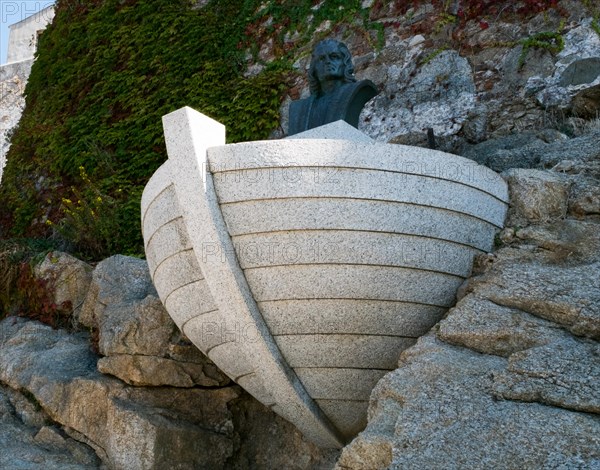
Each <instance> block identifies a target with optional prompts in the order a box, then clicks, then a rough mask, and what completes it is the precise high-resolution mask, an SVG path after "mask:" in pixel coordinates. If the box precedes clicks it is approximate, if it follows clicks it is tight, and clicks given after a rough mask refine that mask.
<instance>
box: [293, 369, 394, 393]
mask: <svg viewBox="0 0 600 470" xmlns="http://www.w3.org/2000/svg"><path fill="white" fill-rule="evenodd" d="M294 371H295V372H296V374H297V375H298V378H299V379H300V381H301V382H302V384H303V385H304V387H305V388H306V390H307V392H308V393H309V394H310V396H311V397H312V398H313V400H320V399H327V400H368V399H369V396H370V395H371V391H372V390H373V387H375V385H376V384H377V382H379V380H381V378H382V377H383V376H384V375H385V374H387V373H388V372H389V370H375V369H356V368H335V369H332V368H304V367H296V368H295V369H294Z"/></svg>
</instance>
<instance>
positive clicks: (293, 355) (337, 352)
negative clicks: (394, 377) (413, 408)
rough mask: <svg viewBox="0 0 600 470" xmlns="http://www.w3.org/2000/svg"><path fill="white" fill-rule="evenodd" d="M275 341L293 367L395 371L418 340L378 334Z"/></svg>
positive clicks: (295, 336) (287, 338)
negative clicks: (404, 355)
mask: <svg viewBox="0 0 600 470" xmlns="http://www.w3.org/2000/svg"><path fill="white" fill-rule="evenodd" d="M274 338H275V342H276V343H277V346H279V349H280V351H281V353H282V354H283V356H284V357H285V359H286V361H287V362H288V364H289V365H290V367H292V368H298V367H300V368H315V367H327V368H335V367H340V368H352V367H354V368H357V369H368V368H372V369H392V368H394V367H395V366H396V365H397V363H398V357H399V356H400V353H401V352H402V351H404V350H405V349H406V348H408V347H410V346H412V345H413V344H415V343H416V342H417V338H406V337H401V336H377V335H350V334H346V335H339V334H329V335H322V334H319V335H316V334H312V335H286V336H274Z"/></svg>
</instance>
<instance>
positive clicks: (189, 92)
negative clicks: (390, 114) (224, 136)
mask: <svg viewBox="0 0 600 470" xmlns="http://www.w3.org/2000/svg"><path fill="white" fill-rule="evenodd" d="M194 3H195V2H190V1H189V0H58V2H57V4H56V18H55V21H54V23H53V24H52V25H51V26H50V27H49V28H48V29H47V30H46V31H45V32H44V34H43V35H42V37H41V39H40V42H39V47H38V58H37V60H36V62H35V64H34V67H33V70H32V73H31V76H30V80H29V84H28V86H27V89H26V95H27V102H26V111H25V113H24V115H23V118H22V120H21V123H20V126H19V128H18V130H17V131H16V133H15V134H14V136H13V139H12V148H11V151H10V153H9V155H8V165H7V167H6V169H5V172H4V177H3V183H2V186H1V188H0V222H1V227H2V229H1V230H2V233H1V236H2V237H3V238H8V237H22V236H27V237H42V238H53V239H54V240H56V242H57V243H58V244H62V245H63V248H65V249H67V250H70V251H74V252H76V253H78V254H79V255H82V256H84V257H86V258H88V259H100V258H102V257H104V256H107V255H110V254H112V253H116V252H121V253H127V254H140V253H142V247H141V235H140V225H139V199H140V196H141V192H142V190H143V187H144V185H145V183H146V181H147V180H148V178H149V177H150V175H151V174H152V173H153V172H154V171H155V170H156V168H157V167H158V166H159V165H160V164H161V163H162V162H163V161H164V160H165V159H166V151H165V147H164V141H163V136H162V127H161V116H163V115H164V114H167V113H169V112H171V111H173V110H175V109H178V108H180V107H182V106H185V105H187V106H191V107H194V108H196V109H198V110H201V111H202V112H203V113H205V114H207V115H209V116H211V117H213V118H215V119H217V120H219V121H220V122H222V123H223V124H225V125H226V126H227V132H228V141H229V142H237V141H245V140H256V139H263V138H267V137H268V136H269V134H270V133H271V132H272V131H273V130H274V129H276V128H277V127H278V125H279V108H280V104H281V100H282V96H283V92H284V91H285V90H287V89H288V88H289V82H290V80H291V79H292V78H293V74H294V72H293V68H292V66H291V61H290V57H292V56H293V55H294V53H295V52H297V51H296V49H297V48H299V47H302V46H303V45H304V44H305V43H306V42H307V41H309V40H310V38H311V36H312V32H313V31H311V27H310V25H311V24H312V25H315V24H317V25H318V24H319V22H318V21H316V20H315V18H314V15H313V18H310V21H309V22H306V19H307V18H308V17H309V15H310V14H311V12H313V10H311V7H312V6H313V5H312V4H311V3H310V2H305V1H296V2H276V1H275V2H264V5H263V7H261V3H262V2H260V1H258V0H238V1H231V2H229V1H228V2H223V1H211V2H209V3H208V4H207V5H205V6H203V7H195V6H194ZM325 3H326V5H324V6H323V7H322V8H320V9H319V12H318V15H320V16H324V17H327V18H333V19H334V20H336V19H341V17H342V16H344V15H346V16H348V15H354V14H355V13H357V14H360V10H361V8H360V5H359V4H360V2H357V1H356V2H346V1H339V0H338V1H331V0H328V1H326V2H325ZM266 15H268V16H269V17H272V18H273V19H274V20H273V21H272V23H271V24H270V25H268V26H267V27H264V26H262V23H261V19H262V18H264V17H265V16H266ZM317 20H318V19H317ZM290 29H295V30H296V29H297V30H298V31H299V34H298V36H297V37H296V38H295V40H294V41H293V42H290V41H288V42H287V43H286V42H285V37H284V36H285V33H286V32H287V31H289V30H290ZM312 29H313V30H314V27H313V28H312ZM266 36H269V38H272V39H273V40H274V41H276V42H277V43H278V51H279V52H280V53H279V54H278V58H277V60H274V61H270V63H269V64H268V65H267V66H266V67H264V68H263V69H262V70H261V71H260V73H258V74H256V75H254V76H252V77H245V76H244V73H245V72H246V60H247V59H248V57H247V55H248V54H249V53H252V52H254V53H258V52H259V47H258V45H259V42H260V41H262V40H265V37H266Z"/></svg>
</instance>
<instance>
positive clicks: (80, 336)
mask: <svg viewBox="0 0 600 470" xmlns="http://www.w3.org/2000/svg"><path fill="white" fill-rule="evenodd" d="M57 259H59V260H61V261H57V262H52V260H57ZM67 261H69V262H67ZM48 264H50V266H47V265H48ZM74 264H75V265H77V263H74V262H72V260H71V258H70V257H68V256H64V255H60V254H58V253H55V254H50V255H48V256H47V257H46V259H45V260H44V261H43V262H42V266H44V267H43V268H42V267H40V268H38V269H37V272H38V274H39V275H40V276H42V275H47V276H50V278H51V279H53V280H56V279H65V278H69V276H68V274H69V273H71V272H72V268H73V265H74ZM80 267H82V266H80ZM83 267H84V268H85V266H83ZM79 274H80V275H81V277H82V278H83V279H88V286H89V289H88V292H87V295H86V298H85V302H84V305H83V308H81V310H80V312H79V314H78V315H75V316H74V318H76V319H74V320H73V321H74V323H76V324H79V325H80V326H82V327H85V328H84V329H85V331H80V332H78V333H77V332H70V333H69V332H67V331H65V330H53V329H52V328H50V327H49V326H46V325H43V324H41V323H38V322H34V321H27V320H25V319H21V318H15V317H9V318H6V319H5V320H4V321H2V322H0V383H1V384H4V385H5V386H6V387H5V388H0V413H1V416H2V418H1V419H0V445H1V443H2V442H4V441H3V439H5V438H6V439H7V436H8V435H9V433H10V434H13V435H14V436H15V438H14V439H13V442H11V443H10V445H8V444H7V447H6V449H14V451H15V454H14V455H13V456H9V455H6V456H5V454H4V452H2V456H0V466H2V464H3V463H6V466H5V467H4V466H2V468H41V467H39V465H41V464H40V462H44V464H43V465H44V468H68V469H71V468H73V469H76V468H110V469H128V470H129V469H132V470H135V469H140V470H141V469H144V470H145V469H152V468H154V469H159V468H181V469H195V468H237V469H246V468H256V467H255V465H256V464H257V462H259V463H260V464H259V465H260V467H259V468H294V469H308V468H318V467H322V468H331V467H332V466H333V462H334V459H335V457H336V454H335V453H331V452H330V453H328V452H323V451H321V450H319V449H318V448H317V447H316V446H314V445H313V444H311V443H310V442H308V441H307V440H306V439H305V438H304V437H303V436H302V435H301V434H300V433H299V432H298V431H297V430H296V429H295V428H294V427H293V426H292V425H291V424H289V423H287V422H285V421H284V420H283V419H281V418H279V417H277V416H276V415H275V414H274V413H273V412H272V411H270V410H268V409H266V408H265V407H264V406H262V405H261V404H260V403H258V402H256V400H254V399H253V398H252V397H250V396H249V395H248V394H247V393H245V392H244V391H243V390H242V389H241V388H240V387H238V386H236V385H235V384H233V383H232V382H231V381H230V380H229V379H228V378H227V377H226V376H225V375H223V373H221V372H220V371H219V370H218V369H217V368H216V367H215V366H214V364H212V362H211V361H210V360H209V359H207V358H205V357H204V356H203V355H202V354H201V353H200V352H199V351H198V350H197V349H196V348H195V347H194V346H192V345H191V344H190V343H189V342H188V341H187V340H186V339H185V338H184V337H182V336H181V334H180V333H179V332H178V330H177V328H176V327H175V325H174V324H173V323H172V321H171V320H170V318H169V317H168V315H167V314H166V312H165V311H164V310H163V309H162V306H161V304H160V302H159V300H158V298H157V297H156V292H155V290H154V287H153V286H152V284H151V282H150V281H149V274H148V268H147V265H146V263H145V261H143V260H139V259H135V258H129V257H125V256H114V257H111V258H108V259H107V260H105V261H103V262H101V263H100V264H98V266H97V267H96V268H95V270H94V271H93V273H92V274H91V275H90V273H89V272H88V269H87V268H85V269H82V270H81V272H80V273H79ZM90 277H91V282H89V281H90V279H89V278H90ZM48 285H49V286H51V287H52V288H51V289H50V293H51V294H52V295H55V294H56V293H57V292H59V291H60V289H61V286H62V285H63V284H61V283H55V282H52V283H48ZM55 288H56V292H54V291H53V290H52V289H55ZM90 330H91V331H92V332H93V335H92V338H90V335H89V333H88V331H90ZM94 338H96V341H94V340H93V339H94ZM93 348H96V349H97V350H99V351H100V353H101V354H103V356H102V357H99V356H98V355H97V354H96V353H95V352H94V351H93V350H92V349H93ZM115 377H118V378H115ZM18 391H21V392H22V393H23V394H24V395H22V394H20V392H18ZM5 396H8V397H9V399H4V397H5ZM15 397H16V398H15ZM24 397H28V398H27V399H26V398H24ZM7 400H8V401H7ZM7 403H8V404H7ZM3 450H4V448H3ZM44 459H45V460H44ZM21 463H22V466H19V465H21ZM46 463H47V466H46ZM36 465H38V467H36Z"/></svg>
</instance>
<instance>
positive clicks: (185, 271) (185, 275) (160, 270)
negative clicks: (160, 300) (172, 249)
mask: <svg viewBox="0 0 600 470" xmlns="http://www.w3.org/2000/svg"><path fill="white" fill-rule="evenodd" d="M152 280H153V281H154V285H155V286H156V289H157V290H161V291H163V292H169V293H170V292H173V291H174V290H175V289H178V288H179V287H182V286H184V285H187V284H190V283H192V282H196V281H203V280H204V278H203V277H202V271H201V270H200V266H198V262H197V261H196V258H195V255H194V251H193V250H192V249H191V248H190V249H188V250H183V251H180V252H179V253H175V254H174V255H172V256H169V257H168V258H165V259H164V260H162V261H161V262H160V264H159V265H158V266H156V268H155V269H154V274H153V275H152ZM159 286H160V287H159ZM168 295H169V294H167V296H168Z"/></svg>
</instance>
